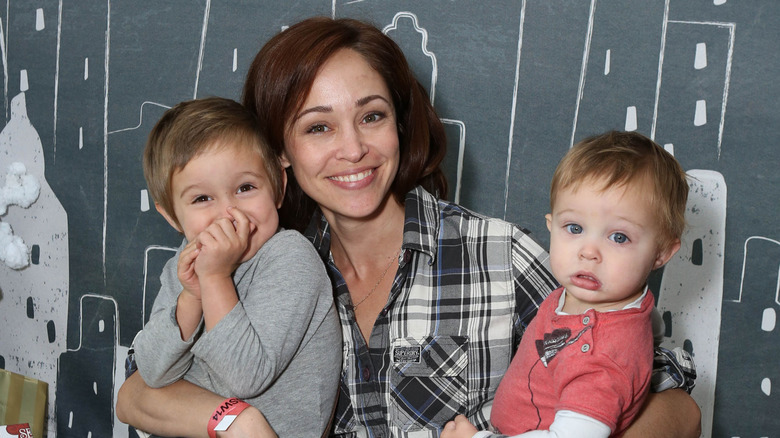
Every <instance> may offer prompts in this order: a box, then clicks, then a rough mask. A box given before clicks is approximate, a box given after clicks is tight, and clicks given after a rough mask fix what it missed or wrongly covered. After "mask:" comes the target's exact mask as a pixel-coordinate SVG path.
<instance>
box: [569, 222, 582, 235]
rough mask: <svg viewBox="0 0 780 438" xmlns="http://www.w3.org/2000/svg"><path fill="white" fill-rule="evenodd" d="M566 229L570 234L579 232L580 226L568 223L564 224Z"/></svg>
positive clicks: (580, 230)
mask: <svg viewBox="0 0 780 438" xmlns="http://www.w3.org/2000/svg"><path fill="white" fill-rule="evenodd" d="M566 231H568V232H570V233H571V234H581V233H582V227H581V226H580V225H577V224H569V225H566Z"/></svg>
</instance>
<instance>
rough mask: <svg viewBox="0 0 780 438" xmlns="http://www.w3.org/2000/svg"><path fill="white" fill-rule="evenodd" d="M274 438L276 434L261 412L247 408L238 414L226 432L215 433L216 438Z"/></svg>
mask: <svg viewBox="0 0 780 438" xmlns="http://www.w3.org/2000/svg"><path fill="white" fill-rule="evenodd" d="M244 437H248V438H276V437H277V435H276V432H274V430H273V429H272V428H271V425H270V424H268V421H266V419H265V416H264V415H263V413H262V412H260V411H259V410H257V409H256V408H254V407H251V406H250V407H248V408H246V409H244V410H243V411H241V413H240V414H238V417H236V419H235V420H234V421H233V424H231V425H230V427H229V428H228V430H226V431H224V432H217V438H244Z"/></svg>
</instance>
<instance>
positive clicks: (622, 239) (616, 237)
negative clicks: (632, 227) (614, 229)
mask: <svg viewBox="0 0 780 438" xmlns="http://www.w3.org/2000/svg"><path fill="white" fill-rule="evenodd" d="M609 240H611V241H613V242H615V243H626V242H628V236H626V235H625V234H623V233H613V234H612V235H610V236H609Z"/></svg>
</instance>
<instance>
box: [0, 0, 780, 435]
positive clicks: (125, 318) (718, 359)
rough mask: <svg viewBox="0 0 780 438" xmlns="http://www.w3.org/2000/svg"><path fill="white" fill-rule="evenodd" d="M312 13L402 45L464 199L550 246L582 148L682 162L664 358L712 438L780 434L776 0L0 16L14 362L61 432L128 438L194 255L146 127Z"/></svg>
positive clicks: (10, 4)
mask: <svg viewBox="0 0 780 438" xmlns="http://www.w3.org/2000/svg"><path fill="white" fill-rule="evenodd" d="M312 15H327V16H335V17H356V18H361V19H366V20H369V21H371V22H373V23H374V24H376V25H377V26H378V27H379V28H381V29H383V31H384V32H385V33H387V34H388V35H390V36H391V37H392V38H393V39H395V40H396V41H397V42H398V44H399V45H400V46H401V47H402V48H403V49H404V51H405V53H406V54H407V56H408V58H409V60H410V62H411V63H412V65H413V67H414V69H415V72H416V74H417V76H418V78H419V79H420V80H421V82H422V83H423V84H424V85H425V86H426V87H427V89H428V91H429V93H430V95H431V99H432V100H434V103H435V106H436V108H437V110H438V112H439V115H440V117H441V118H442V120H443V121H444V123H445V126H446V128H447V134H448V141H449V146H450V147H449V149H448V155H447V158H446V167H447V172H448V175H449V179H450V182H451V186H452V190H451V193H450V194H449V197H450V199H454V200H456V201H458V202H460V203H462V204H463V205H465V206H466V207H469V208H471V209H474V210H476V211H479V212H482V213H485V214H488V215H492V216H498V217H503V218H506V219H507V220H510V221H513V222H517V223H520V224H522V225H523V226H525V227H527V228H529V229H530V230H531V231H532V232H533V234H534V235H535V236H536V238H537V239H538V240H539V241H540V242H541V243H543V244H544V245H545V246H546V245H547V243H548V237H547V230H546V228H545V225H544V214H545V213H547V212H548V202H549V201H548V185H549V181H550V178H551V176H552V172H553V169H554V168H555V166H556V164H557V162H558V160H559V159H560V157H561V156H562V155H563V154H564V153H565V152H566V150H567V149H568V148H569V147H570V146H571V145H572V143H573V142H576V141H577V140H579V139H582V138H583V137H585V136H588V135H591V134H595V133H599V132H602V131H604V130H608V129H620V130H636V131H639V132H642V133H644V134H646V135H648V136H650V137H652V138H653V139H655V140H656V141H657V142H658V143H660V144H662V145H664V146H665V147H666V148H667V149H668V150H670V151H672V152H673V153H674V154H675V156H676V157H677V158H678V159H679V161H680V162H681V163H682V165H683V167H684V168H685V169H686V170H687V171H688V172H689V174H690V175H691V176H692V177H693V180H692V181H693V183H692V188H691V197H690V201H689V205H688V222H689V228H688V230H687V231H686V234H685V236H684V241H683V246H682V250H681V251H680V252H679V254H678V255H677V256H676V257H675V259H674V260H673V261H672V262H671V263H670V265H668V266H667V267H666V268H665V270H664V272H663V273H660V274H659V275H656V276H655V277H654V278H653V280H652V284H651V286H652V288H653V290H654V291H657V294H658V307H659V308H660V309H661V310H662V312H663V314H664V319H665V321H666V323H667V328H666V335H667V337H666V340H665V344H666V345H667V346H670V347H675V346H683V347H684V348H686V349H687V350H688V351H690V352H691V353H693V355H694V357H695V360H696V362H697V365H698V369H699V379H698V383H697V386H696V388H695V389H694V391H693V396H694V398H695V399H696V400H697V402H698V403H699V404H700V406H701V409H702V415H703V418H702V427H703V431H704V433H703V436H715V437H771V436H778V434H780V416H778V412H779V411H780V394H778V390H777V388H774V387H773V386H778V387H779V388H780V328H778V326H777V314H778V310H780V297H779V295H778V284H780V280H779V279H778V272H780V220H778V201H780V196H779V194H780V184H779V183H780V180H779V179H780V178H779V177H778V174H779V173H780V172H778V170H779V167H780V166H778V163H780V160H779V159H778V158H779V157H780V147H778V139H780V91H779V90H780V85H778V78H779V77H780V2H776V1H774V0H741V1H736V0H428V1H401V0H381V1H380V0H364V1H346V0H332V1H327V0H322V1H284V2H277V1H270V0H264V1H247V0H243V1H238V0H235V1H216V0H215V1H212V0H159V1H154V2H149V1H140V0H134V1H133V0H126V1H112V0H103V1H97V0H90V1H64V0H59V1H56V0H35V1H31V0H25V1H11V0H2V1H0V20H1V21H0V55H1V59H2V67H3V69H2V71H0V77H2V84H3V92H4V93H3V97H4V100H3V110H4V115H5V126H4V128H3V129H2V132H1V133H0V176H1V175H6V173H8V174H9V175H10V174H12V172H11V170H10V165H11V164H12V163H21V164H23V165H24V169H25V172H26V174H27V175H32V176H33V177H34V179H35V180H37V181H38V182H39V185H40V193H39V195H38V197H37V200H36V201H35V202H34V203H33V204H32V205H30V206H29V207H27V208H24V207H23V206H22V205H20V204H21V203H20V202H19V201H15V200H14V199H12V198H11V197H10V193H12V192H13V190H12V189H13V187H12V186H13V185H14V181H16V180H15V179H14V178H10V177H9V178H7V179H5V180H0V184H2V188H3V191H2V194H0V196H2V197H3V199H0V207H5V208H0V214H1V215H0V242H2V243H3V245H5V243H6V242H9V243H8V248H12V247H13V246H14V245H16V247H17V248H19V247H20V246H19V245H21V248H22V249H23V250H26V251H29V265H28V266H26V267H24V268H21V269H19V267H18V266H17V267H15V268H14V267H12V265H13V263H12V254H10V252H11V250H9V249H7V248H3V249H0V251H2V252H0V261H2V262H3V263H0V320H1V321H2V326H1V328H0V368H6V369H9V370H11V371H15V372H19V373H22V374H25V375H28V376H32V377H35V378H38V379H41V380H44V381H46V382H48V383H49V385H50V386H49V409H48V412H49V419H48V423H47V429H48V436H49V437H54V436H61V437H71V436H72V437H88V436H92V437H110V436H114V437H127V436H133V435H134V432H132V431H130V430H129V429H128V427H127V426H126V425H124V424H122V423H120V422H118V421H117V420H116V417H115V416H114V409H113V402H114V399H115V396H116V392H117V390H118V388H119V386H120V385H121V383H122V381H123V380H124V377H123V360H124V358H125V355H126V353H127V349H128V347H129V345H130V343H131V342H132V340H133V337H134V335H135V333H136V332H137V331H138V330H139V329H141V327H142V325H143V323H144V321H145V320H146V318H147V317H148V315H149V312H150V307H151V303H152V301H153V300H154V297H155V295H156V292H157V289H158V287H159V285H158V279H157V276H158V274H159V271H160V268H161V266H162V264H163V262H164V261H165V260H166V259H168V258H169V257H170V256H171V254H172V252H171V251H172V248H174V247H175V246H177V244H178V243H179V242H180V239H181V238H180V236H178V235H177V234H176V233H175V232H173V231H172V230H171V229H170V228H169V227H168V225H167V224H166V223H165V222H164V220H163V219H162V218H161V217H160V216H159V215H158V214H157V213H156V211H155V210H154V208H153V205H152V206H151V207H150V203H151V200H150V198H149V195H148V193H147V191H146V187H145V183H144V179H143V174H142V170H141V151H142V149H143V145H144V142H145V138H146V136H147V134H148V132H149V130H150V129H151V127H152V125H153V124H154V123H155V122H156V121H157V119H158V118H159V117H160V115H161V114H162V112H163V111H164V110H165V109H166V108H168V107H170V106H172V105H174V104H175V103H177V102H179V101H182V100H187V99H191V98H195V97H204V96H210V95H219V96H225V97H231V98H235V99H239V94H240V89H241V84H242V81H243V78H244V75H245V72H246V69H247V67H248V64H249V63H250V61H251V59H252V58H253V56H254V54H255V53H256V52H257V50H258V49H259V48H260V47H261V45H262V44H263V43H264V42H265V41H266V40H267V39H268V38H269V37H271V36H272V35H273V34H275V33H277V32H279V31H281V30H282V29H284V28H285V26H289V25H290V24H293V23H295V22H296V21H298V20H300V19H302V18H305V17H308V16H312ZM12 176H13V175H12ZM2 181H5V183H3V182H2ZM23 255H24V254H23ZM24 257H25V258H24V259H23V260H24V263H25V264H27V259H26V257H28V256H26V255H24ZM773 384H774V385H773Z"/></svg>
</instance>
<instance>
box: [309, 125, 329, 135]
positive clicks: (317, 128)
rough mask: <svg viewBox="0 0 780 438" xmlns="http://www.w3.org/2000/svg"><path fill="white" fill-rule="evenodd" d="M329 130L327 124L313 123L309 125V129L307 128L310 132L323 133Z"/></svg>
mask: <svg viewBox="0 0 780 438" xmlns="http://www.w3.org/2000/svg"><path fill="white" fill-rule="evenodd" d="M327 131H328V127H327V126H325V125H312V126H309V129H307V130H306V132H308V133H310V134H321V133H323V132H327Z"/></svg>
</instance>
